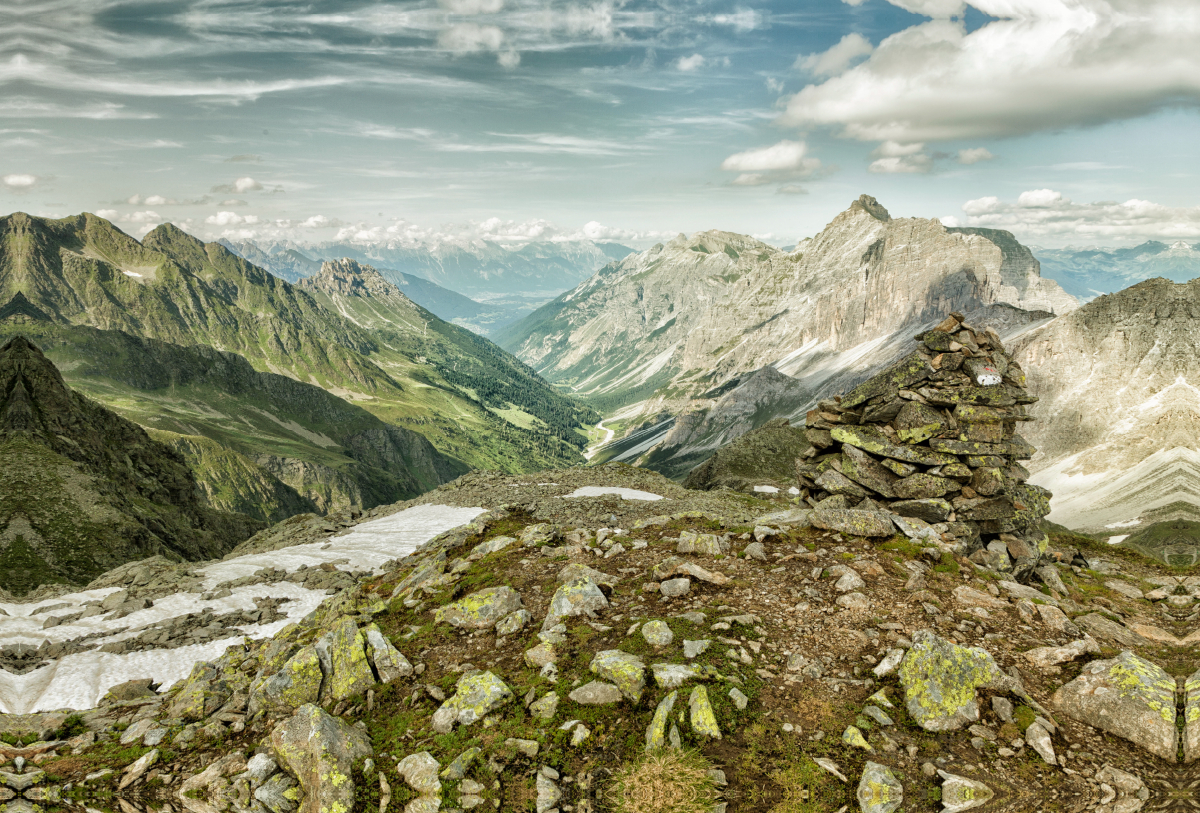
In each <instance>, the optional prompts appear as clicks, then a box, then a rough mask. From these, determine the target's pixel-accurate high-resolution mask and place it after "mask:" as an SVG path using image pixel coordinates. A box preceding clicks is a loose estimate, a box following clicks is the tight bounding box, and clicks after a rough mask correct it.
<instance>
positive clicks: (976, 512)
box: [796, 313, 1050, 578]
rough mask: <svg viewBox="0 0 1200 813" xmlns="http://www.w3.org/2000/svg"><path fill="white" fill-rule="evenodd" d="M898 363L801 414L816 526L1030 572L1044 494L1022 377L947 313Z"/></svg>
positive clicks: (803, 465) (803, 479) (989, 340)
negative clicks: (906, 539) (1032, 469)
mask: <svg viewBox="0 0 1200 813" xmlns="http://www.w3.org/2000/svg"><path fill="white" fill-rule="evenodd" d="M916 339H917V341H919V342H920V343H921V344H920V346H919V347H918V348H917V349H916V350H915V351H913V352H912V353H911V354H910V355H908V356H907V357H906V358H904V359H903V360H901V361H900V362H898V363H897V364H895V365H893V366H892V367H891V368H889V369H888V370H885V371H884V372H883V373H880V374H879V375H877V376H875V377H874V378H871V379H869V380H867V381H865V382H863V383H862V384H860V385H859V386H858V387H856V388H855V389H853V390H852V391H850V392H849V393H847V394H846V395H844V396H841V397H836V398H832V399H827V400H824V401H821V402H820V404H818V406H817V408H816V409H814V410H811V411H810V412H809V413H808V420H807V426H806V429H805V432H806V434H807V436H808V440H809V442H811V443H812V445H813V448H812V450H811V451H809V452H808V454H807V456H806V457H805V458H801V459H799V460H797V463H796V466H797V475H798V479H799V481H800V487H801V489H802V491H801V499H803V500H805V501H807V502H808V503H809V504H810V505H811V506H812V507H813V509H815V510H814V511H813V515H812V522H813V524H814V525H817V526H818V527H823V528H829V529H831V530H838V531H842V532H845V533H850V534H855V535H860V536H891V535H892V534H893V533H895V531H896V529H899V530H900V531H901V532H903V533H905V534H906V535H908V536H910V537H913V538H924V539H930V540H933V541H942V542H950V543H955V544H957V552H959V553H961V554H962V555H964V556H968V557H970V558H971V560H972V561H973V562H975V563H976V564H980V565H983V566H985V567H989V568H992V569H994V570H1003V571H1010V572H1012V573H1013V575H1015V576H1017V577H1018V578H1022V577H1025V578H1027V577H1028V576H1029V575H1030V574H1031V573H1033V572H1034V570H1035V568H1036V567H1037V564H1038V559H1039V557H1040V555H1041V553H1042V552H1043V551H1044V550H1045V544H1046V538H1045V535H1044V534H1042V532H1041V531H1040V530H1039V522H1040V520H1041V519H1042V518H1043V517H1044V516H1045V515H1046V514H1047V513H1048V512H1049V499H1050V493H1049V492H1048V491H1046V490H1045V489H1043V488H1040V487H1038V486H1035V485H1031V484H1029V483H1028V482H1027V480H1028V478H1029V472H1028V470H1026V469H1025V467H1024V466H1022V465H1021V463H1020V461H1021V460H1028V459H1030V458H1031V457H1032V456H1033V453H1034V451H1035V450H1034V448H1033V447H1032V446H1031V445H1030V444H1029V443H1027V442H1026V441H1025V440H1024V439H1023V438H1022V437H1021V436H1020V434H1018V433H1017V427H1018V424H1020V423H1022V422H1024V421H1029V420H1032V418H1031V417H1030V416H1029V415H1028V414H1027V413H1026V407H1027V405H1029V404H1032V403H1034V402H1035V401H1037V398H1035V397H1034V396H1032V395H1030V394H1029V393H1028V392H1026V390H1025V373H1024V372H1023V371H1022V370H1021V367H1020V366H1019V365H1018V364H1017V363H1016V362H1015V361H1013V360H1012V359H1011V358H1010V357H1009V355H1008V354H1007V353H1006V352H1005V350H1004V345H1003V343H1002V342H1001V341H1000V336H999V335H998V334H997V333H996V332H995V331H994V330H992V329H991V328H988V329H986V330H979V329H976V328H974V327H972V326H971V325H970V324H968V323H966V322H965V321H964V318H963V316H962V314H959V313H952V314H951V315H950V316H948V317H946V319H945V320H944V321H943V322H941V323H940V324H939V325H938V326H937V327H935V328H934V329H933V330H930V331H927V332H925V333H922V334H920V335H918V336H917V337H916Z"/></svg>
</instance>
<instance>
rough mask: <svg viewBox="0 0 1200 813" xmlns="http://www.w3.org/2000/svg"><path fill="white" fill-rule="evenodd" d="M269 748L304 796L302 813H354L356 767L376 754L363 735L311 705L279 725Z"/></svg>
mask: <svg viewBox="0 0 1200 813" xmlns="http://www.w3.org/2000/svg"><path fill="white" fill-rule="evenodd" d="M271 747H272V749H273V750H274V751H275V756H276V759H277V761H278V762H279V764H280V765H281V766H283V768H284V769H285V770H287V772H288V773H290V774H291V775H292V776H294V777H295V778H296V779H297V780H298V781H299V783H300V788H301V789H302V790H303V792H304V797H303V800H302V802H301V804H300V813H352V811H353V810H354V772H353V771H354V765H355V763H357V762H359V761H361V760H363V759H366V758H367V757H369V756H370V755H371V753H372V751H371V741H370V740H369V739H368V738H367V735H366V733H365V732H363V731H360V730H359V729H357V728H354V727H353V726H350V725H347V724H346V723H344V722H343V721H341V720H339V719H337V718H336V717H332V716H330V715H329V714H327V713H326V712H325V710H324V709H322V708H320V707H319V706H314V705H312V704H311V703H310V704H307V705H304V706H301V707H300V708H299V709H297V710H296V713H295V714H294V715H292V716H291V717H289V718H288V719H287V720H284V721H283V722H282V723H280V724H279V725H277V726H275V728H274V729H273V730H272V731H271Z"/></svg>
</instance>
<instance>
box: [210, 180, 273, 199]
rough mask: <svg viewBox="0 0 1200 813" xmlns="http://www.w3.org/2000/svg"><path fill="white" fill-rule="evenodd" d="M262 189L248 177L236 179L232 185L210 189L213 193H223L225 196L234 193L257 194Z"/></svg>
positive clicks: (261, 186) (259, 184) (222, 185)
mask: <svg viewBox="0 0 1200 813" xmlns="http://www.w3.org/2000/svg"><path fill="white" fill-rule="evenodd" d="M262 188H263V185H262V184H261V183H259V182H258V181H256V180H254V179H253V178H250V177H244V178H238V179H237V180H235V181H234V182H233V183H226V184H220V185H218V186H214V187H213V188H212V191H213V192H224V193H226V194H229V193H236V194H239V195H244V194H245V193H247V192H258V191H260V190H261V189H262Z"/></svg>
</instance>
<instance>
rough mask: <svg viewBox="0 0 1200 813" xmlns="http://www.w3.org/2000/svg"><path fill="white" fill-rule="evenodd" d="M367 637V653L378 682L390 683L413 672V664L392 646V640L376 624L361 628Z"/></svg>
mask: <svg viewBox="0 0 1200 813" xmlns="http://www.w3.org/2000/svg"><path fill="white" fill-rule="evenodd" d="M363 635H364V636H365V637H366V639H367V654H368V655H369V656H370V658H371V665H372V666H374V667H375V674H376V676H377V677H378V678H379V682H380V683H391V682H392V681H393V680H396V679H397V678H402V677H408V676H409V675H411V674H412V673H413V666H412V664H411V663H409V662H408V658H406V657H404V654H403V653H402V652H401V651H400V650H398V649H396V647H394V646H392V642H391V641H389V640H388V639H387V636H385V635H384V634H383V632H382V631H381V630H380V629H379V625H378V624H371V625H370V626H369V627H366V628H365V629H364V630H363Z"/></svg>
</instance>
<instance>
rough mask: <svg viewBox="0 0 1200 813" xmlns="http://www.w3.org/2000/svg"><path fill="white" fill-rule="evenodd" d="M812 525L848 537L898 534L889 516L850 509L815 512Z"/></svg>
mask: <svg viewBox="0 0 1200 813" xmlns="http://www.w3.org/2000/svg"><path fill="white" fill-rule="evenodd" d="M812 524H813V527H815V528H824V529H825V530H827V531H837V532H839V533H843V534H846V535H847V536H891V535H892V534H894V533H895V532H896V528H895V526H894V525H892V521H891V520H890V519H889V518H888V515H887V514H884V513H881V512H876V511H855V510H853V509H848V508H842V509H839V508H818V509H816V510H815V511H813V514H812Z"/></svg>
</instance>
